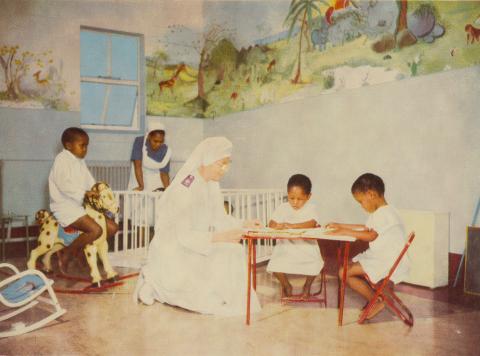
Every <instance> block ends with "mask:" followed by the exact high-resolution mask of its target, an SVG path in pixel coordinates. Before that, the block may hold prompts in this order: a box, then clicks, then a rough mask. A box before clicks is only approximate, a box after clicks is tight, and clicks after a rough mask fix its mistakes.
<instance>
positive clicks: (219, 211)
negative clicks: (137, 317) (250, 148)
mask: <svg viewBox="0 0 480 356" xmlns="http://www.w3.org/2000/svg"><path fill="white" fill-rule="evenodd" d="M230 150H231V143H230V142H229V141H228V140H226V139H225V138H220V137H215V138H208V139H206V140H204V141H203V142H202V143H201V144H200V145H199V146H197V148H196V149H195V151H194V152H193V153H192V155H191V157H190V158H189V159H188V160H187V162H186V163H185V165H184V167H183V168H182V169H181V170H180V172H179V173H178V174H177V176H176V178H175V179H174V181H173V182H172V184H171V185H170V186H169V187H168V188H167V190H166V191H165V192H164V195H163V196H162V198H161V201H160V203H159V205H160V206H159V212H158V213H157V216H156V231H155V237H154V239H153V240H152V243H151V244H150V247H149V254H148V260H147V264H146V265H145V266H144V267H143V268H142V271H141V274H140V277H139V281H138V284H137V288H136V292H135V295H134V298H135V300H137V298H140V300H141V301H143V302H144V303H145V304H151V303H153V299H156V300H158V301H160V302H163V303H168V304H171V305H176V306H179V307H182V308H185V309H189V310H193V311H197V312H200V313H203V314H214V315H223V316H231V315H244V314H245V307H246V293H247V290H246V288H247V270H246V256H245V249H244V248H243V247H242V245H241V244H239V243H221V242H216V243H213V242H212V234H213V231H216V232H221V231H225V230H229V229H233V228H239V227H241V225H242V221H240V220H237V219H235V218H233V217H231V216H229V215H227V214H226V213H225V209H224V207H223V199H222V195H221V192H220V187H219V185H218V182H214V181H209V182H207V181H205V180H204V178H203V177H202V176H201V175H200V174H199V172H198V168H199V166H200V164H203V165H208V164H210V163H213V162H215V161H217V160H218V159H221V158H224V157H228V156H230V152H229V151H230ZM225 151H227V153H225ZM212 153H213V155H212ZM251 308H252V309H251V310H252V311H253V312H255V311H259V310H260V304H259V302H258V299H257V296H256V294H255V293H253V294H252V304H251Z"/></svg>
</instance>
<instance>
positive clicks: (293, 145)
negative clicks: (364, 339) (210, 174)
mask: <svg viewBox="0 0 480 356" xmlns="http://www.w3.org/2000/svg"><path fill="white" fill-rule="evenodd" d="M479 82H480V67H473V68H469V69H464V70H458V71H450V72H445V73H439V74H435V75H429V76H423V77H419V78H412V79H408V80H403V81H398V82H393V83H388V84H382V85H378V86H372V87H364V88H361V89H357V90H345V91H342V92H338V93H334V94H325V95H321V96H318V97H310V98H306V99H305V100H300V101H292V102H287V103H284V104H280V105H273V106H269V107H264V108H261V109H258V110H254V111H249V112H243V113H238V114H235V115H231V116H228V117H224V118H221V119H216V120H212V121H206V122H205V135H206V136H213V135H225V136H227V137H229V138H230V139H231V140H232V141H233V143H234V155H233V160H234V164H233V166H232V169H231V171H230V173H229V175H228V176H227V177H226V179H225V182H224V184H223V185H224V186H225V187H242V188H254V187H255V188H260V187H266V188H267V187H268V188H280V187H286V182H287V180H288V178H289V176H290V175H291V174H294V173H304V174H307V175H308V176H310V178H311V179H312V181H313V185H314V189H313V194H314V195H313V198H312V199H314V201H315V202H316V203H317V204H318V206H319V211H320V216H321V222H328V221H331V220H337V221H338V220H339V221H345V222H363V221H364V220H365V219H366V217H365V214H364V213H363V212H362V211H361V209H360V207H359V206H358V204H357V203H356V202H355V201H354V200H353V199H352V197H351V194H350V187H351V184H352V183H353V181H354V180H355V178H356V177H357V176H359V175H360V174H362V173H365V172H372V173H376V174H378V175H380V176H381V177H382V178H383V179H384V181H385V183H386V198H387V201H388V202H390V203H391V204H392V205H394V206H396V207H398V208H405V209H420V210H422V209H423V210H431V211H436V212H450V214H451V220H450V223H451V225H450V251H451V252H455V253H461V252H462V251H463V247H464V240H465V227H466V226H467V225H468V224H470V222H471V218H472V214H473V210H474V206H475V203H476V200H477V198H479V197H480V185H479V184H478V178H477V177H478V176H480V165H479V164H478V163H477V162H478V157H479V154H480V142H479V140H478V137H480V124H479V121H478V119H479V114H478V100H479V99H478V98H480V85H479Z"/></svg>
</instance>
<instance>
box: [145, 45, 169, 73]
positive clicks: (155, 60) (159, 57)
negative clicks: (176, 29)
mask: <svg viewBox="0 0 480 356" xmlns="http://www.w3.org/2000/svg"><path fill="white" fill-rule="evenodd" d="M167 61H168V55H167V54H166V53H165V52H164V51H162V50H156V51H155V52H154V53H153V54H152V55H151V56H149V57H148V58H147V64H148V66H150V67H151V68H152V69H153V73H152V75H153V79H157V71H158V69H159V68H160V66H162V65H163V64H165V63H166V62H167Z"/></svg>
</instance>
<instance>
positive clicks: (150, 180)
mask: <svg viewBox="0 0 480 356" xmlns="http://www.w3.org/2000/svg"><path fill="white" fill-rule="evenodd" d="M156 130H161V131H165V126H164V125H163V124H162V123H161V122H158V121H154V120H150V121H149V123H148V128H147V132H146V133H145V136H144V139H143V145H142V173H143V190H144V191H146V192H151V191H153V190H155V189H157V188H163V182H162V180H161V179H160V169H162V168H164V167H165V166H166V165H167V164H168V162H170V159H171V157H172V150H171V149H170V147H168V148H167V152H166V153H165V156H164V157H163V159H162V160H161V161H160V162H157V161H155V160H154V159H152V158H150V157H149V156H148V153H147V140H148V135H149V134H150V132H152V131H156ZM136 187H138V182H137V178H136V177H135V168H134V165H133V162H132V164H131V167H130V178H129V180H128V187H127V189H128V190H133V189H134V188H136Z"/></svg>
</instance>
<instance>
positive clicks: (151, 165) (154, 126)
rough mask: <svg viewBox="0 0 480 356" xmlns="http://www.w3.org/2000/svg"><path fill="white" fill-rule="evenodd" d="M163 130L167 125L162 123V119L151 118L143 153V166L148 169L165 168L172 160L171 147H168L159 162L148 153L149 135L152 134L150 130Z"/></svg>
mask: <svg viewBox="0 0 480 356" xmlns="http://www.w3.org/2000/svg"><path fill="white" fill-rule="evenodd" d="M157 130H161V131H164V132H165V125H164V124H162V123H161V122H160V121H156V120H150V121H149V122H148V126H147V132H146V133H145V137H144V139H143V148H142V149H143V150H142V152H143V155H142V166H143V167H144V168H148V169H153V170H159V169H162V168H164V167H165V166H166V165H167V164H168V162H170V158H171V156H172V151H171V150H170V147H168V148H167V153H165V157H163V159H162V160H161V161H160V162H157V161H155V160H153V159H151V158H150V157H148V154H147V140H148V135H150V132H152V131H157Z"/></svg>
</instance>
